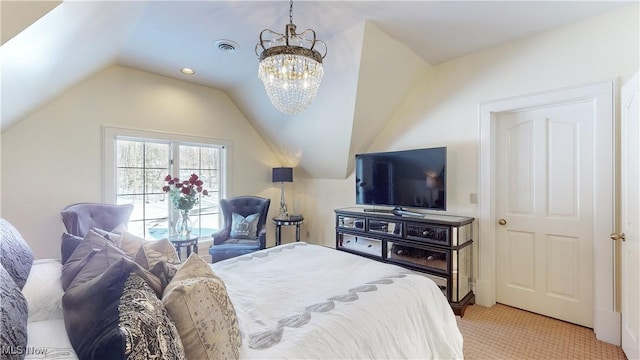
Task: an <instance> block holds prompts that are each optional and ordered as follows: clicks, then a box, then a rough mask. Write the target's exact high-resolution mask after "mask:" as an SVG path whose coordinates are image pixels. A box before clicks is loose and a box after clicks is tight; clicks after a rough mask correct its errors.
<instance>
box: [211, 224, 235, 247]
mask: <svg viewBox="0 0 640 360" xmlns="http://www.w3.org/2000/svg"><path fill="white" fill-rule="evenodd" d="M230 232H231V230H229V229H226V228H225V229H222V230H219V231H216V232H214V233H213V234H211V237H212V238H213V245H220V244H222V243H223V242H225V241H226V240H227V239H228V238H229V233H230Z"/></svg>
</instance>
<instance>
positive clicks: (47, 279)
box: [22, 259, 64, 322]
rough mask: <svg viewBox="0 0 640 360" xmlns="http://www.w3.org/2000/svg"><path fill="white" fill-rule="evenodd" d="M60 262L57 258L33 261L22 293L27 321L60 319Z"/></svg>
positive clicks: (62, 292)
mask: <svg viewBox="0 0 640 360" xmlns="http://www.w3.org/2000/svg"><path fill="white" fill-rule="evenodd" d="M61 273H62V264H61V263H60V261H58V260H53V259H40V260H36V261H34V262H33V266H32V267H31V272H30V273H29V278H27V283H26V284H24V288H22V294H23V295H24V297H25V298H26V299H27V305H29V318H28V322H33V321H43V320H53V319H62V295H64V291H63V290H62V282H61V281H60V274H61Z"/></svg>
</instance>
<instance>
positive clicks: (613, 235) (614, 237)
mask: <svg viewBox="0 0 640 360" xmlns="http://www.w3.org/2000/svg"><path fill="white" fill-rule="evenodd" d="M610 236H611V240H622V241H625V240H626V239H625V236H624V233H622V234H618V233H611V235H610Z"/></svg>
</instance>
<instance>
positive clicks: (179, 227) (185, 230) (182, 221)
mask: <svg viewBox="0 0 640 360" xmlns="http://www.w3.org/2000/svg"><path fill="white" fill-rule="evenodd" d="M192 229H193V222H192V221H191V219H190V218H189V210H180V216H179V217H178V221H177V222H176V234H177V235H178V236H179V237H180V238H184V239H188V238H189V237H190V236H191V230H192Z"/></svg>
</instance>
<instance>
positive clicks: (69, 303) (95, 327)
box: [62, 258, 185, 360]
mask: <svg viewBox="0 0 640 360" xmlns="http://www.w3.org/2000/svg"><path fill="white" fill-rule="evenodd" d="M135 267H139V265H137V264H136V263H134V262H133V261H131V260H127V259H125V258H122V259H121V260H120V261H118V262H116V263H114V264H112V265H111V266H110V267H109V268H108V269H107V270H106V271H105V272H104V273H102V274H101V275H100V276H98V277H96V278H95V279H93V280H91V281H88V282H85V283H82V284H80V285H78V286H75V287H72V288H70V289H69V290H68V291H67V292H66V293H65V294H64V296H63V298H62V305H63V308H64V321H65V326H66V328H67V333H68V335H69V340H70V341H71V344H72V345H73V348H74V350H75V351H76V354H77V355H78V358H80V359H105V360H106V359H109V360H111V359H113V360H115V359H136V360H137V359H140V360H142V359H179V360H182V359H185V355H184V349H183V348H182V342H181V340H180V337H179V335H178V332H177V330H176V328H175V325H174V324H173V323H172V322H171V320H170V319H169V317H168V315H167V312H166V310H165V309H164V307H163V306H162V302H161V301H160V300H159V299H158V297H157V296H156V294H155V293H154V292H153V290H151V288H150V287H149V286H148V285H147V282H146V281H144V280H143V279H142V278H141V277H139V276H138V275H137V274H135V273H133V272H132V271H133V270H134V269H135Z"/></svg>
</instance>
